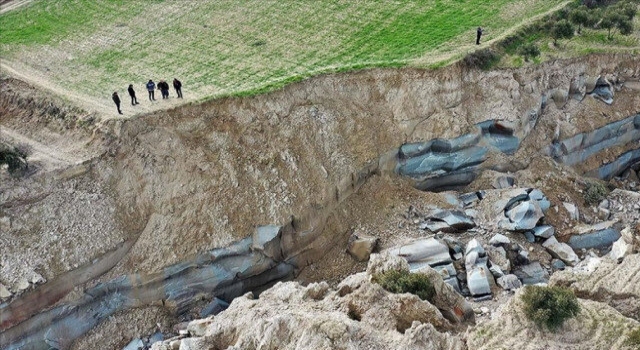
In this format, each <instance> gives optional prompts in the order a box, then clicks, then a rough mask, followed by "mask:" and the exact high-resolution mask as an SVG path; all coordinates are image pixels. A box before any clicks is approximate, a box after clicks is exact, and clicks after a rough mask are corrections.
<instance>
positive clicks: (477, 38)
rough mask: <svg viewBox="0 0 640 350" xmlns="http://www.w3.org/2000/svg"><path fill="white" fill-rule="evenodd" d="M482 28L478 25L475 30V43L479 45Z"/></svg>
mask: <svg viewBox="0 0 640 350" xmlns="http://www.w3.org/2000/svg"><path fill="white" fill-rule="evenodd" d="M482 31H483V30H482V28H481V27H478V30H477V31H476V45H480V37H481V36H482Z"/></svg>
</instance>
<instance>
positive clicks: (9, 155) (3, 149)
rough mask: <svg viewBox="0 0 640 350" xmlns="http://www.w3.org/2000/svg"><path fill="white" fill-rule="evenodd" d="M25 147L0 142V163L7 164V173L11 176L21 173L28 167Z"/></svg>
mask: <svg viewBox="0 0 640 350" xmlns="http://www.w3.org/2000/svg"><path fill="white" fill-rule="evenodd" d="M28 153H29V151H28V150H27V148H26V147H11V146H9V145H6V144H4V143H0V165H4V164H7V165H8V166H9V167H8V169H7V170H8V171H9V174H11V175H13V176H20V175H23V174H24V173H25V172H26V171H27V169H28V163H27V156H28Z"/></svg>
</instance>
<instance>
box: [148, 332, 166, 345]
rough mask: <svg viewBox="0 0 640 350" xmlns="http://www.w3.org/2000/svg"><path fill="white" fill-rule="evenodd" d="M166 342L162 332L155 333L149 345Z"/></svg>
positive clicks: (150, 338)
mask: <svg viewBox="0 0 640 350" xmlns="http://www.w3.org/2000/svg"><path fill="white" fill-rule="evenodd" d="M163 340H164V336H163V335H162V332H155V333H153V334H152V335H151V336H150V337H149V342H148V344H149V345H153V344H154V343H157V342H161V341H163Z"/></svg>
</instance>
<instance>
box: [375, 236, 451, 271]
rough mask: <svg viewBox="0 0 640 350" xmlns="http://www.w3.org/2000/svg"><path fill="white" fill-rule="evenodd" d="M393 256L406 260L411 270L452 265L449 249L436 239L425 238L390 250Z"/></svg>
mask: <svg viewBox="0 0 640 350" xmlns="http://www.w3.org/2000/svg"><path fill="white" fill-rule="evenodd" d="M387 252H388V253H389V254H391V255H395V256H399V257H402V258H404V259H405V260H406V261H407V262H408V263H409V266H410V269H411V270H416V269H419V268H421V267H423V266H427V265H428V266H432V267H433V266H438V265H446V264H449V263H451V255H450V254H449V247H448V246H447V245H446V244H444V243H442V242H440V241H439V240H437V239H435V238H423V239H418V240H414V241H411V242H409V243H407V244H404V245H402V246H398V247H395V248H391V249H388V250H387Z"/></svg>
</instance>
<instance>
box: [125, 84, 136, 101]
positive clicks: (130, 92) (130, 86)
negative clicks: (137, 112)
mask: <svg viewBox="0 0 640 350" xmlns="http://www.w3.org/2000/svg"><path fill="white" fill-rule="evenodd" d="M127 91H129V96H131V105H132V106H135V105H137V104H138V99H137V98H136V91H135V90H134V89H133V84H129V88H128V89H127Z"/></svg>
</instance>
